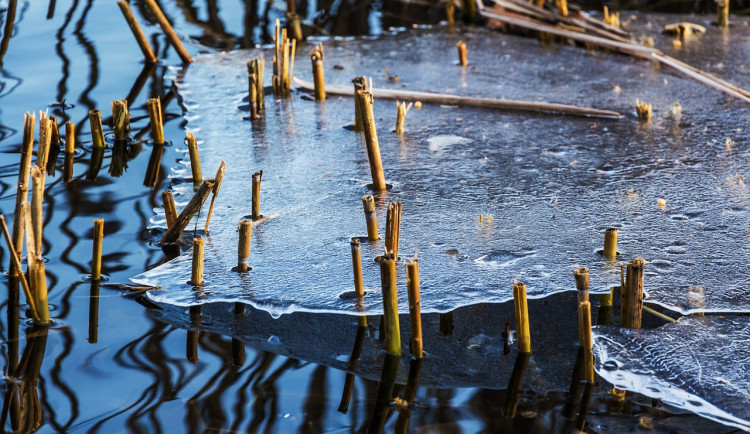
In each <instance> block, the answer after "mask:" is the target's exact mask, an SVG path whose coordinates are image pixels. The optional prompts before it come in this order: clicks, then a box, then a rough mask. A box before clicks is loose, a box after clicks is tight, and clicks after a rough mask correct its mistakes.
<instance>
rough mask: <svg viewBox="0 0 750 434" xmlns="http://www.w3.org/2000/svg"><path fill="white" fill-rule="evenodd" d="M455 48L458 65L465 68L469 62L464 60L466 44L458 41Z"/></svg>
mask: <svg viewBox="0 0 750 434" xmlns="http://www.w3.org/2000/svg"><path fill="white" fill-rule="evenodd" d="M456 48H458V64H459V65H461V66H464V67H465V66H467V65H468V64H469V62H468V61H467V60H466V44H465V43H464V41H459V42H458V43H457V44H456Z"/></svg>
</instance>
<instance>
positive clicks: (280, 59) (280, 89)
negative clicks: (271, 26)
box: [272, 20, 297, 97]
mask: <svg viewBox="0 0 750 434" xmlns="http://www.w3.org/2000/svg"><path fill="white" fill-rule="evenodd" d="M274 48H275V51H274V56H273V83H272V85H273V94H274V95H276V96H280V97H288V96H289V94H290V92H291V89H292V87H291V85H292V77H293V75H294V55H295V51H296V49H297V41H296V40H295V39H291V40H290V39H289V38H288V37H287V32H286V29H282V28H281V23H280V22H279V20H276V32H275V36H274Z"/></svg>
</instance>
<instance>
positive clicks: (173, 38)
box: [144, 0, 193, 63]
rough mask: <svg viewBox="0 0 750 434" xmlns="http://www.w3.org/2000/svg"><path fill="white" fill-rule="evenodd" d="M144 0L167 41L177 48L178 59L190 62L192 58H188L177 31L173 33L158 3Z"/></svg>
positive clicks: (152, 0)
mask: <svg viewBox="0 0 750 434" xmlns="http://www.w3.org/2000/svg"><path fill="white" fill-rule="evenodd" d="M144 2H145V3H146V6H148V8H149V9H150V10H151V13H153V14H154V17H156V21H158V22H159V25H160V26H161V28H162V30H163V31H164V34H165V35H166V36H167V41H169V43H170V44H171V45H172V47H174V49H175V50H177V54H179V56H180V59H182V61H183V62H184V63H190V62H192V61H193V59H192V58H190V55H189V54H188V52H187V50H186V49H185V47H184V46H183V45H182V42H180V38H179V36H177V33H175V31H174V29H172V25H171V24H169V21H168V20H167V17H166V16H164V13H163V12H162V11H161V9H160V8H159V5H157V4H156V1H155V0H144Z"/></svg>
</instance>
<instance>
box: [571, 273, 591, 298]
mask: <svg viewBox="0 0 750 434" xmlns="http://www.w3.org/2000/svg"><path fill="white" fill-rule="evenodd" d="M573 277H575V279H576V289H577V290H578V301H579V302H581V301H589V269H588V268H586V267H578V268H576V269H575V270H573Z"/></svg>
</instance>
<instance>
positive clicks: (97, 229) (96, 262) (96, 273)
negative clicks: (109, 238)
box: [91, 219, 104, 280]
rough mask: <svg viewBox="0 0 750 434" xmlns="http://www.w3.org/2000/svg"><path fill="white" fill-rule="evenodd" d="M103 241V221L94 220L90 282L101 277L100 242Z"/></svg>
mask: <svg viewBox="0 0 750 434" xmlns="http://www.w3.org/2000/svg"><path fill="white" fill-rule="evenodd" d="M103 239H104V219H96V220H94V248H93V253H92V255H91V280H99V279H100V278H101V277H102V241H103Z"/></svg>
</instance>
